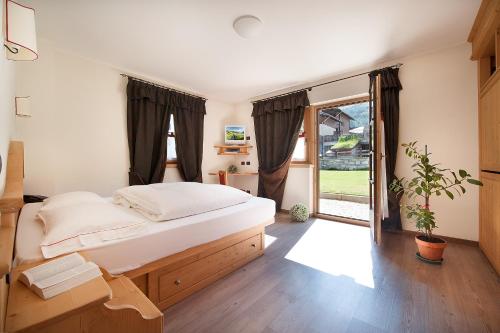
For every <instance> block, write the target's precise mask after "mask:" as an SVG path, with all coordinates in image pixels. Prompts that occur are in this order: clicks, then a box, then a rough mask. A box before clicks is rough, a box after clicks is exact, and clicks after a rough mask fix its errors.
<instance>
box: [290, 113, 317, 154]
mask: <svg viewBox="0 0 500 333" xmlns="http://www.w3.org/2000/svg"><path fill="white" fill-rule="evenodd" d="M311 110H312V108H306V110H305V112H304V121H303V122H302V125H301V127H300V131H299V139H298V140H297V145H296V146H295V149H294V151H293V154H292V163H312V161H311V160H310V158H309V152H311V151H312V148H311V147H310V145H311V141H312V140H310V138H311V137H312V135H311V134H312V133H311V129H312V126H311Z"/></svg>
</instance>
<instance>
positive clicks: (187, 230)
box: [14, 185, 275, 310]
mask: <svg viewBox="0 0 500 333" xmlns="http://www.w3.org/2000/svg"><path fill="white" fill-rule="evenodd" d="M217 186H219V185H217ZM41 205H42V204H41V203H32V204H26V205H24V207H23V209H22V210H21V213H20V216H19V219H18V223H17V234H16V246H15V258H14V264H15V265H19V264H26V263H31V262H37V261H42V260H44V256H43V254H42V251H41V249H40V243H41V240H42V238H43V237H44V233H43V230H42V224H41V222H40V220H38V219H36V215H37V213H38V211H39V210H40V208H41ZM274 214H275V203H274V201H272V200H268V199H263V198H257V197H252V198H251V199H250V200H248V201H247V202H245V203H241V204H237V205H232V206H229V207H225V208H222V209H217V210H212V211H208V212H205V213H201V214H196V215H192V216H187V217H182V218H177V219H174V220H170V221H166V222H154V221H148V222H147V223H146V225H145V227H144V231H143V232H141V233H140V234H138V235H135V236H132V237H128V238H125V239H118V240H113V241H109V242H106V244H105V245H102V244H101V245H98V246H95V247H89V248H85V249H84V250H82V251H79V252H80V253H82V254H83V255H84V256H85V257H86V258H88V259H89V260H92V261H94V262H95V263H96V264H98V265H99V267H101V268H103V269H105V270H106V271H107V272H109V273H110V274H111V275H113V276H118V275H124V276H126V277H128V278H130V279H131V280H132V281H133V282H134V283H135V284H136V285H137V286H138V287H139V289H140V290H141V291H142V292H143V293H144V294H145V295H146V296H147V297H148V298H149V299H150V300H151V301H152V302H153V303H154V304H155V305H156V306H157V307H158V308H159V309H161V310H163V309H166V308H167V307H169V306H171V305H173V304H175V303H176V302H178V301H180V300H182V299H184V298H185V297H187V296H188V295H190V294H192V293H194V292H196V291H197V290H199V289H201V288H203V287H205V286H207V285H208V284H210V283H212V282H213V281H215V280H217V279H219V278H221V277H223V276H224V275H226V274H228V273H230V272H232V271H234V270H236V269H237V268H239V267H241V266H243V265H245V264H246V263H248V262H250V261H251V260H253V259H255V258H257V257H259V256H261V255H262V254H263V253H264V227H265V226H266V225H268V224H271V223H273V222H274Z"/></svg>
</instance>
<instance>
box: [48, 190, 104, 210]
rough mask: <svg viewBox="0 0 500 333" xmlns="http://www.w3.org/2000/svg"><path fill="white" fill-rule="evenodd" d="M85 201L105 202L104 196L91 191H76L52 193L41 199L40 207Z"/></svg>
mask: <svg viewBox="0 0 500 333" xmlns="http://www.w3.org/2000/svg"><path fill="white" fill-rule="evenodd" d="M85 202H106V200H105V199H104V198H102V197H101V196H99V195H98V194H96V193H93V192H85V191H77V192H67V193H62V194H56V195H53V196H51V197H49V198H47V199H45V200H43V205H42V208H41V209H43V210H46V209H53V208H59V207H64V206H67V205H73V204H79V203H85Z"/></svg>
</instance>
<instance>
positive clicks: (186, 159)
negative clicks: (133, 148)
mask: <svg viewBox="0 0 500 333" xmlns="http://www.w3.org/2000/svg"><path fill="white" fill-rule="evenodd" d="M169 107H170V109H171V110H172V114H173V116H174V127H175V149H176V152H177V168H178V169H179V172H180V174H181V177H182V178H183V179H184V181H188V182H200V183H201V182H202V174H201V162H202V159H203V122H204V119H205V114H206V110H205V100H204V99H202V98H199V97H192V96H188V95H184V94H179V93H175V92H173V93H171V95H170V100H169Z"/></svg>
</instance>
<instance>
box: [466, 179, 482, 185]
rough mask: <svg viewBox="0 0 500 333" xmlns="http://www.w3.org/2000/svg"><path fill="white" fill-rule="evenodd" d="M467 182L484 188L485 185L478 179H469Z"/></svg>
mask: <svg viewBox="0 0 500 333" xmlns="http://www.w3.org/2000/svg"><path fill="white" fill-rule="evenodd" d="M467 182H469V183H471V184H472V185H477V186H483V183H481V182H480V181H479V180H476V179H472V178H469V179H467Z"/></svg>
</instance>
